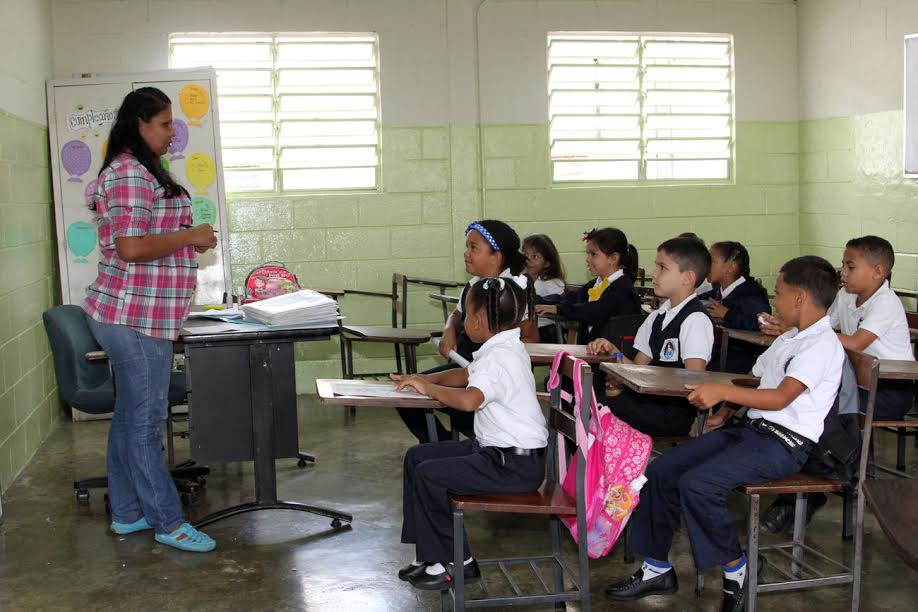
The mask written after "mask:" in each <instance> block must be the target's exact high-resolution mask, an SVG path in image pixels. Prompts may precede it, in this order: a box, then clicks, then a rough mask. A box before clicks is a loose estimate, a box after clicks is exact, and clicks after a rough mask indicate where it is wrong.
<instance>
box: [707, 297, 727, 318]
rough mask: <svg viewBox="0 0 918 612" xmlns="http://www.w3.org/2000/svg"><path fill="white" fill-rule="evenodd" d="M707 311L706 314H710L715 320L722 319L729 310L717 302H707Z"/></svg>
mask: <svg viewBox="0 0 918 612" xmlns="http://www.w3.org/2000/svg"><path fill="white" fill-rule="evenodd" d="M707 310H708V314H710V315H711V316H712V317H714V318H715V319H723V318H724V317H725V316H727V310H729V308H727V307H726V306H724V305H723V304H722V303H721V302H718V301H717V300H708V306H707Z"/></svg>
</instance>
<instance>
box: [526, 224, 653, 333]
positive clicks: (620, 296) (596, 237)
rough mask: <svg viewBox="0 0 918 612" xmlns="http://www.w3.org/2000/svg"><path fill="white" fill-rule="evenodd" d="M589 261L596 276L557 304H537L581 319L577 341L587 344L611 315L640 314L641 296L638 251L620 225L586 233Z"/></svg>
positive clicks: (540, 309)
mask: <svg viewBox="0 0 918 612" xmlns="http://www.w3.org/2000/svg"><path fill="white" fill-rule="evenodd" d="M583 241H584V242H585V243H586V264H587V271H588V272H589V274H590V276H595V277H596V279H595V280H594V281H593V282H592V283H586V284H584V285H583V286H582V287H580V288H579V289H575V290H574V291H569V292H567V293H565V294H564V296H563V297H562V298H561V301H560V302H558V304H557V305H555V306H552V305H537V306H536V312H537V313H539V314H560V315H562V316H563V317H565V318H567V319H571V320H573V321H578V322H579V323H580V327H579V329H578V330H577V344H587V343H588V342H590V341H591V340H595V339H596V338H598V337H600V335H601V334H602V330H603V326H604V325H605V324H606V322H607V321H608V320H609V319H610V318H611V317H616V316H621V315H633V314H640V312H641V298H639V297H638V294H637V292H636V291H635V290H634V279H635V277H636V276H637V264H638V262H637V258H636V257H634V255H636V254H637V251H636V250H635V251H633V253H634V255H632V251H629V248H628V237H627V236H625V233H624V232H623V231H621V230H620V229H617V228H614V227H604V228H602V229H592V230H590V231H589V232H586V233H585V234H584V235H583Z"/></svg>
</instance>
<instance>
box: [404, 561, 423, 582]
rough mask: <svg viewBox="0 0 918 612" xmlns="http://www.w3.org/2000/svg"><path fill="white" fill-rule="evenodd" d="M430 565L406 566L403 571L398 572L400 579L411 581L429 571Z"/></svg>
mask: <svg viewBox="0 0 918 612" xmlns="http://www.w3.org/2000/svg"><path fill="white" fill-rule="evenodd" d="M428 565H429V564H428V563H422V564H420V565H412V564H409V565H406V566H405V567H403V568H402V569H400V570H398V579H399V580H411V579H412V578H414V577H415V576H418V575H420V574H422V573H423V572H424V571H425V570H426V569H427V566H428Z"/></svg>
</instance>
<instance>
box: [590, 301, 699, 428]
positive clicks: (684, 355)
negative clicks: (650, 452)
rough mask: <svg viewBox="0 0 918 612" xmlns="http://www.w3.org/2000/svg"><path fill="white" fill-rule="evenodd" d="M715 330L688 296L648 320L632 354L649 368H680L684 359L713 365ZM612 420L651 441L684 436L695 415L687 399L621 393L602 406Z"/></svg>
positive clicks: (683, 363)
mask: <svg viewBox="0 0 918 612" xmlns="http://www.w3.org/2000/svg"><path fill="white" fill-rule="evenodd" d="M713 344H714V326H713V325H712V324H711V319H710V317H708V315H707V313H706V312H705V311H704V307H703V306H702V305H701V301H700V300H699V299H698V298H697V297H696V296H695V295H691V296H689V297H688V298H686V299H685V300H683V301H682V302H681V303H679V304H677V305H676V306H672V305H671V303H670V301H669V300H666V301H665V302H663V304H662V305H661V306H660V308H659V309H658V310H656V311H654V312H652V313H650V315H648V316H647V319H645V321H644V322H643V323H642V324H641V326H640V327H639V328H638V331H637V334H636V335H635V337H634V348H635V349H636V350H638V351H640V352H641V353H644V354H645V355H647V356H648V357H650V358H651V361H650V365H653V366H662V367H665V368H684V367H685V360H686V359H702V360H704V361H705V363H707V362H708V361H709V360H710V359H711V347H712V345H713ZM606 403H607V404H608V406H609V408H610V409H611V410H612V414H614V415H615V416H617V417H618V418H620V419H621V420H623V421H625V422H626V423H628V424H629V425H631V426H632V427H634V428H635V429H637V430H638V431H641V432H643V433H645V434H647V435H650V436H684V435H686V434H688V432H689V430H690V429H691V428H692V422H693V421H694V420H695V416H696V415H697V413H698V411H697V410H696V409H695V408H694V407H693V406H692V405H691V404H689V403H688V400H686V399H685V398H679V397H664V396H659V395H641V394H639V393H635V392H633V391H631V390H630V389H625V390H624V391H622V393H621V394H620V395H618V396H616V397H612V398H609V399H608V400H607V402H606Z"/></svg>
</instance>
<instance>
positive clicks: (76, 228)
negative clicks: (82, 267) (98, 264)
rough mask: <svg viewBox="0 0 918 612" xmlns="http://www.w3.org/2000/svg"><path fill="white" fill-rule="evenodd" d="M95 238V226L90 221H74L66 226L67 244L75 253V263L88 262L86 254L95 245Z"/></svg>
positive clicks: (90, 251)
mask: <svg viewBox="0 0 918 612" xmlns="http://www.w3.org/2000/svg"><path fill="white" fill-rule="evenodd" d="M96 240H97V237H96V228H95V226H93V224H92V223H87V222H86V221H74V222H73V223H71V224H70V227H68V228H67V246H68V247H69V248H70V252H71V253H73V254H74V255H76V258H75V259H74V262H76V263H89V260H88V259H86V256H87V255H89V254H90V253H92V250H93V249H94V248H95V247H96Z"/></svg>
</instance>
